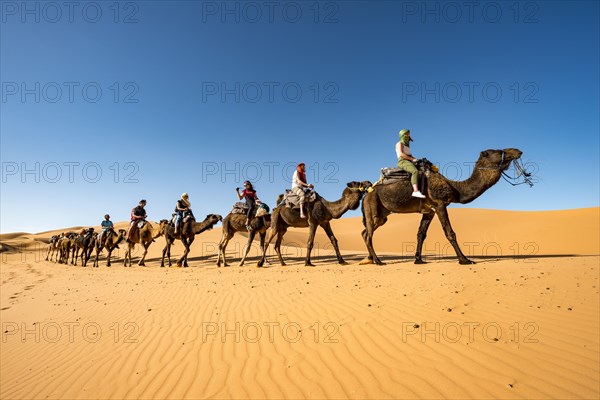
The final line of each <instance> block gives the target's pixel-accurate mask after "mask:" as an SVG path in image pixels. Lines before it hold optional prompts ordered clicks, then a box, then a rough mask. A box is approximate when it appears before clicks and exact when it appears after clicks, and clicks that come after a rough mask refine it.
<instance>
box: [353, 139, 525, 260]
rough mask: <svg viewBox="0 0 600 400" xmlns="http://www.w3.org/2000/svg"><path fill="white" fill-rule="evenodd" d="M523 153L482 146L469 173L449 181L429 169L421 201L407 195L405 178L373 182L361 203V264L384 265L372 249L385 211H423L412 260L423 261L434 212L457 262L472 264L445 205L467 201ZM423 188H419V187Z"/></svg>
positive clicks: (407, 186) (383, 221)
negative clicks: (363, 246)
mask: <svg viewBox="0 0 600 400" xmlns="http://www.w3.org/2000/svg"><path fill="white" fill-rule="evenodd" d="M521 154H523V153H522V152H521V151H520V150H518V149H512V148H509V149H504V150H485V151H482V152H481V153H480V155H479V159H478V160H477V162H476V163H475V167H474V170H473V173H472V174H471V176H470V177H469V178H468V179H466V180H464V181H460V182H459V181H452V180H449V179H447V178H445V177H444V176H443V175H442V174H439V173H437V172H433V171H430V172H429V173H428V175H429V176H428V178H427V187H426V189H425V193H424V194H425V196H426V198H425V199H423V200H422V202H421V201H420V200H419V199H417V198H415V197H412V196H411V193H412V187H411V185H410V182H408V181H398V182H394V183H389V184H383V185H375V186H374V187H373V188H372V189H373V190H372V191H370V192H369V193H367V195H366V196H365V198H364V200H363V203H362V212H363V225H364V226H365V229H364V230H363V231H362V236H363V239H364V241H365V244H366V246H367V249H368V251H369V255H368V257H367V259H365V260H363V261H362V262H361V264H371V263H375V264H378V265H384V263H383V262H381V260H380V259H379V258H378V257H377V255H376V254H375V250H374V249H373V233H374V232H375V230H376V229H377V228H379V227H380V226H382V225H383V224H385V223H386V221H387V217H388V215H390V214H392V213H418V212H421V213H422V214H423V216H422V218H421V224H420V226H419V231H418V233H417V249H416V253H415V264H424V263H425V261H423V258H422V256H421V250H422V248H423V241H424V240H425V238H426V236H427V229H428V228H429V224H430V223H431V221H432V220H433V217H434V216H435V215H436V214H437V216H438V218H439V220H440V222H441V224H442V227H443V229H444V233H445V234H446V238H447V239H448V241H449V242H450V243H451V244H452V247H454V251H455V252H456V256H457V257H458V260H459V263H460V264H473V261H471V260H469V259H468V258H467V257H465V255H464V254H463V253H462V251H461V250H460V247H459V246H458V243H457V240H456V235H455V233H454V230H453V229H452V226H451V225H450V219H449V217H448V210H447V207H448V205H449V204H451V203H460V204H467V203H470V202H472V201H473V200H475V199H476V198H478V197H479V196H481V195H482V194H483V192H485V191H486V190H487V189H489V188H490V187H492V186H493V185H494V184H495V183H496V182H498V180H499V179H500V177H501V175H502V172H503V171H505V170H506V169H508V167H509V165H510V163H511V162H512V161H513V160H517V159H518V158H519V157H521ZM422 191H423V190H422Z"/></svg>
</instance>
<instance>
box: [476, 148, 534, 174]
mask: <svg viewBox="0 0 600 400" xmlns="http://www.w3.org/2000/svg"><path fill="white" fill-rule="evenodd" d="M522 154H523V152H522V151H521V150H519V149H512V148H508V149H504V150H491V149H490V150H484V151H482V152H481V153H480V154H479V159H478V160H477V166H478V167H479V168H489V169H497V170H499V171H506V170H507V169H508V167H509V166H510V163H511V162H513V161H514V160H518V159H519V158H520V157H521V155H522Z"/></svg>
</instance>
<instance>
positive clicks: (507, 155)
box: [502, 149, 523, 161]
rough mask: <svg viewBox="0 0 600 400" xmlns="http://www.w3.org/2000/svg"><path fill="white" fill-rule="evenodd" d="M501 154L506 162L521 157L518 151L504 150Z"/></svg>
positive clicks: (520, 152)
mask: <svg viewBox="0 0 600 400" xmlns="http://www.w3.org/2000/svg"><path fill="white" fill-rule="evenodd" d="M502 152H503V153H504V159H505V160H506V161H514V160H518V159H519V158H521V156H522V155H523V152H522V151H521V150H519V149H504V150H502Z"/></svg>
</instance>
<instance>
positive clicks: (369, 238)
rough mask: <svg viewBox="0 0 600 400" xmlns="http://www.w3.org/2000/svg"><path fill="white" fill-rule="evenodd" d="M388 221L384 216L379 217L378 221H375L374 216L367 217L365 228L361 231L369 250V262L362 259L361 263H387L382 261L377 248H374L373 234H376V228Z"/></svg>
mask: <svg viewBox="0 0 600 400" xmlns="http://www.w3.org/2000/svg"><path fill="white" fill-rule="evenodd" d="M386 221H387V218H386V217H384V218H382V219H381V220H380V219H379V218H378V219H376V221H373V219H372V218H365V229H364V230H363V231H362V232H361V235H362V237H363V240H364V241H365V245H366V246H367V250H368V251H369V256H368V258H367V262H364V261H361V262H360V264H372V263H375V264H377V265H385V263H384V262H383V261H381V260H380V259H379V257H377V254H376V253H375V249H374V248H373V235H374V234H375V230H376V229H377V228H379V227H380V226H381V225H383V224H385V223H386Z"/></svg>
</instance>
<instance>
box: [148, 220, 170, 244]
mask: <svg viewBox="0 0 600 400" xmlns="http://www.w3.org/2000/svg"><path fill="white" fill-rule="evenodd" d="M167 225H169V220H167V219H161V220H160V221H158V228H156V229H153V232H152V239H156V238H157V237H161V236H162V235H164V234H165V231H166V227H167Z"/></svg>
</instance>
